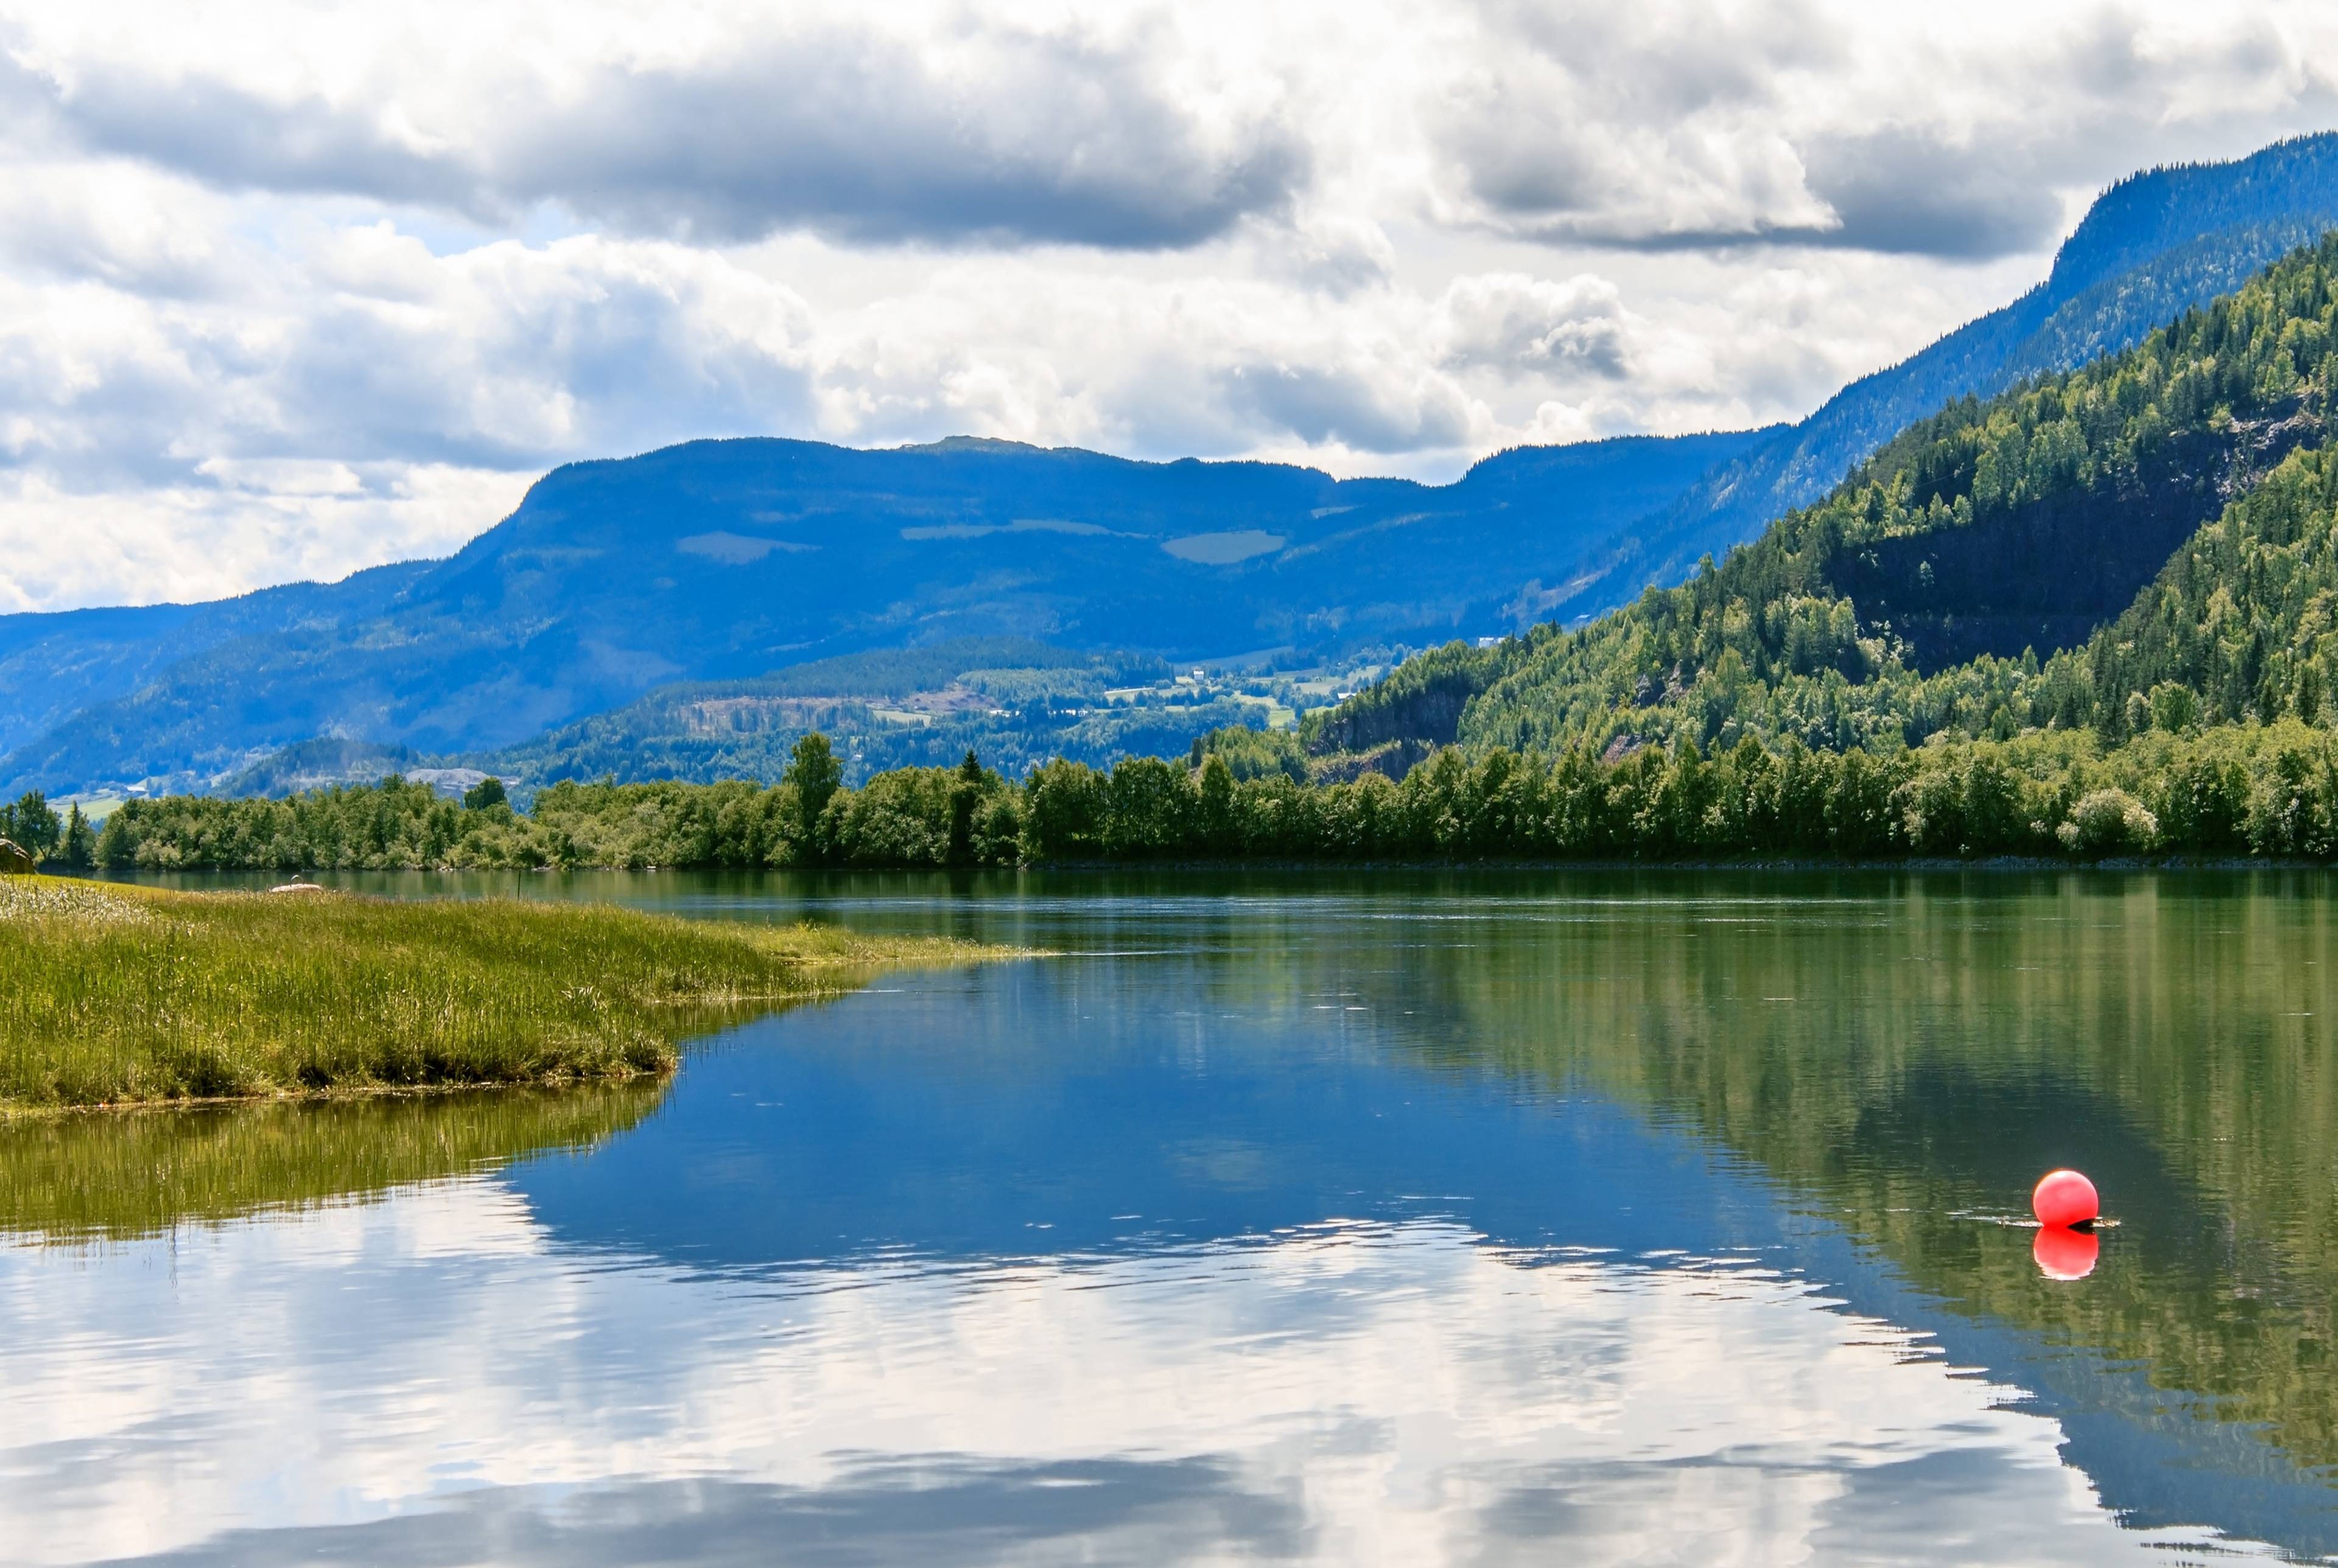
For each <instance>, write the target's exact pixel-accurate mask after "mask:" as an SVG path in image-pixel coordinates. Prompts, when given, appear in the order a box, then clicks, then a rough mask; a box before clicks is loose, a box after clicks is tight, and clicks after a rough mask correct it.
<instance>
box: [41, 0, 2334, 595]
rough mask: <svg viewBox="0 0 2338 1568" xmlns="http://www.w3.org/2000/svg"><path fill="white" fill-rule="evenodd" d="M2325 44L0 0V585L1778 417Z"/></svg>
mask: <svg viewBox="0 0 2338 1568" xmlns="http://www.w3.org/2000/svg"><path fill="white" fill-rule="evenodd" d="M2332 31H2333V28H2332V25H2331V24H2330V23H2328V22H2325V21H2324V20H2323V19H2322V18H2319V17H2317V16H2315V15H2312V14H2309V13H2304V12H2300V11H2297V10H2294V9H2292V8H2287V7H2283V6H2280V5H2274V4H2272V3H2270V0H2267V3H2265V4H2263V5H2254V6H2245V7H2242V8H2240V9H2238V10H2233V9H2226V10H2225V11H2222V12H2220V13H2218V14H2217V15H2213V16H2211V15H2205V14H2196V13H2195V12H2194V11H2193V10H2191V9H2188V8H2184V7H2177V6H2175V5H2118V4H2112V5H2105V6H2100V7H2097V8H2095V9H2092V10H2089V11H2087V12H2086V13H2084V14H2082V15H2081V14H2069V15H2065V14H2062V13H2058V12H2053V11H2051V10H2050V9H2047V10H2041V9H2039V8H2037V7H2034V6H2032V7H2021V6H2015V5H2004V4H1999V0H1987V3H1986V4H1981V5H1978V6H1967V7H1965V8H1962V9H1960V11H1959V12H1957V13H1956V14H1955V15H1952V16H1950V15H1936V14H1935V13H1933V12H1931V11H1930V10H1917V9H1914V8H1901V9H1891V8H1879V7H1872V6H1852V5H1834V4H1832V3H1827V4H1822V3H1820V0H1710V3H1708V4H1704V5H1687V4H1680V3H1675V0H1652V3H1651V4H1648V5H1636V6H1632V7H1628V8H1623V9H1618V8H1616V7H1614V6H1612V5H1595V4H1591V3H1590V0H1547V3H1530V0H1483V3H1482V4H1470V3H1469V0H1438V3H1432V0H1347V3H1342V4H1337V5H1334V4H1331V3H1330V0H1302V3H1296V4H1292V5H1282V6H1275V7H1270V8H1265V9H1263V10H1262V8H1260V7H1258V6H1256V5H1251V4H1240V5H1238V4H1236V3H1235V0H1190V3H1188V4H1184V5H1179V6H1176V7H1174V8H1172V7H1165V6H1158V5H1135V6H1102V5H1086V4H1083V3H1080V0H904V4H902V5H892V6H887V7H883V8H880V9H879V10H877V11H870V10H869V8H867V7H860V6H853V5H847V4H844V3H843V0H835V3H833V4H830V3H828V0H820V3H816V4H815V3H810V0H808V3H807V4H805V5H797V6H791V7H788V8H785V10H784V13H773V12H772V11H771V8H769V7H761V6H750V5H744V4H741V5H730V4H723V3H720V0H706V3H692V4H684V3H683V0H675V3H673V4H672V5H661V6H651V7H640V6H634V5H617V4H614V0H610V3H607V4H600V3H594V0H576V3H574V4H567V5H561V6H558V7H550V6H542V7H528V6H481V5H476V4H468V3H465V4H457V3H455V0H417V4H415V5H407V6H399V7H386V6H378V5H354V4H351V5H309V4H293V3H292V0H254V3H253V4H251V5H241V6H238V7H236V8H234V10H233V11H232V12H230V13H220V12H217V11H215V10H209V9H200V10H198V9H189V8H186V7H182V6H171V5H162V4H151V5H150V4H143V3H141V0H123V4H120V5H109V6H105V7H89V6H79V5H64V4H62V3H54V4H52V3H46V0H44V3H40V4H19V5H7V4H5V0H0V54H5V66H0V111H5V116H6V118H5V128H0V607H23V606H63V605H69V604H75V603H91V602H103V601H112V600H123V599H130V600H152V599H156V598H164V597H187V596H193V595H200V594H209V593H219V592H222V591H226V590H229V589H235V588H244V587H250V586H255V585H258V584H260V583H267V582H271V581H278V580H281V579H283V578H286V577H288V576H290V575H294V574H298V573H339V572H341V571H345V570H348V569H350V568H353V567H355V566H358V565H362V564H370V563H372V562H376V561H379V560H384V559H388V558H391V557H393V556H396V555H400V554H412V553H414V552H416V551H438V550H444V549H447V548H449V547H451V546H452V545H453V544H456V543H457V542H459V541H460V540H461V539H462V538H464V537H466V536H467V535H468V534H473V533H475V532H476V531H477V530H478V529H480V528H482V527H484V526H486V525H487V524H490V523H492V522H493V521H494V520H495V518H496V515H498V514H499V511H500V509H501V508H503V507H504V506H506V505H508V503H509V499H510V498H511V497H513V496H516V495H517V494H518V493H519V490H520V488H521V487H522V486H523V485H524V484H525V482H526V479H527V478H528V477H530V476H532V475H535V474H536V473H539V472H541V471H542V470H543V469H544V468H545V467H548V466H552V465H554V464H556V463H559V462H563V461H566V460H570V459H574V458H580V457H593V456H612V455H620V454H624V453H628V452H634V451H639V450H643V449H645V448H647V447H650V446H656V445H659V444H662V443H664V442H667V441H671V440H674V439H678V438H682V437H685V436H703V435H738V434H758V433H760V434H782V435H795V436H811V437H818V438H822V439H830V440H838V441H844V442H850V443H855V444H878V443H886V442H892V441H904V440H926V439H931V438H934V437H938V436H945V435H950V434H957V433H968V434H977V435H988V436H1010V437H1014V438H1018V439H1024V440H1030V441H1036V442H1043V443H1059V444H1086V445H1094V446H1102V447H1105V448H1107V449H1110V450H1114V451H1119V452H1124V453H1128V454H1131V455H1136V456H1178V455H1182V454H1185V453H1192V454H1195V455H1200V456H1272V457H1279V458H1294V459H1298V460H1303V461H1309V462H1313V463H1317V464H1320V465H1321V466H1328V467H1331V468H1333V469H1335V470H1337V471H1340V472H1343V473H1357V472H1400V473H1410V474H1415V475H1421V476H1427V477H1441V476H1446V475H1450V474H1452V473H1454V472H1457V471H1458V470H1459V468H1460V467H1461V466H1463V465H1465V464H1466V463H1467V462H1468V461H1469V460H1470V459H1471V458H1472V457H1474V456H1478V455H1481V454H1482V453H1484V452H1486V451H1488V450H1490V449H1492V448H1494V447H1497V446H1504V445H1508V444H1512V443H1515V442H1518V441H1526V440H1546V439H1558V438H1566V439H1579V438H1583V437H1586V436H1600V435H1608V434H1615V433H1619V432H1624V431H1634V430H1655V431H1660V432H1663V431H1679V430H1688V429H1702V428H1711V427H1715V426H1731V425H1743V424H1748V423H1754V422H1765V421H1768V420H1772V419H1776V418H1782V417H1793V416H1796V415H1799V414H1801V413H1803V412H1806V411H1807V410H1808V409H1809V408H1810V407H1813V406H1815V405H1816V404H1817V403H1818V402H1819V401H1820V400H1822V398H1823V397H1825V396H1826V395H1827V394H1828V393H1830V392H1832V390H1833V389H1834V388H1835V387H1837V386H1838V385H1840V384H1841V383H1842V382H1843V381H1844V380H1847V379H1849V378H1850V377H1853V376H1856V375H1859V374H1862V373H1863V372H1865V371H1867V370H1871V369H1873V368H1877V367H1878V366H1880V365H1882V364H1886V363H1889V362H1891V361H1892V360H1895V359H1897V358H1901V357H1903V356H1904V355H1906V354H1908V353H1910V352H1912V351H1913V350H1914V349H1916V348H1920V347H1921V346H1922V344H1923V343H1924V342H1926V341H1928V340H1929V339H1930V338H1932V337H1934V336H1936V335H1938V334H1939V333H1940V331H1942V330H1944V329H1946V328H1950V327H1952V326H1955V325H1957V324H1958V323H1960V321H1962V320H1964V319H1969V318H1970V317H1971V316H1973V315H1975V314H1978V313H1979V311H1981V310H1983V309H1988V308H1989V307H1991V306H1993V305H1995V304H1998V303H2000V302H2002V301H2003V300H2004V299H2008V298H2009V297H2011V295H2013V294H2014V293H2016V292H2018V291H2019V289H2020V288H2022V287H2024V286H2026V285H2027V284H2028V283H2029V282H2030V281H2034V280H2035V279H2037V278H2038V276H2040V275H2042V273H2043V271H2044V269H2045V265H2046V260H2047V257H2048V254H2049V252H2050V249H2051V246H2052V243H2053V241H2054V240H2055V238H2056V236H2057V234H2058V232H2059V231H2060V230H2062V229H2063V228H2065V227H2066V226H2067V225H2068V222H2069V221H2070V220H2072V219H2073V218H2074V217H2075V215H2076V212H2077V211H2078V209H2079V208H2080V207H2081V206H2083V203H2084V201H2086V199H2087V197H2088V196H2089V195H2090V194H2091V193H2092V191H2094V190H2095V189H2097V188H2098V187H2099V185H2100V184H2102V183H2103V182H2104V181H2107V180H2109V179H2111V178H2114V177H2116V176H2117V175H2118V174H2120V173H2123V172H2126V171H2128V170H2130V169H2133V168H2135V167H2138V166H2141V165H2144V164H2147V163H2150V162H2156V161H2161V160H2165V159H2168V158H2177V157H2210V156H2230V155H2233V154H2235V153H2238V152H2245V151H2247V150H2248V149H2250V148H2252V147H2254V146H2255V145H2257V144H2260V143H2262V142H2264V141H2267V140H2270V139H2272V138H2273V137H2274V136H2276V135H2278V134H2281V133H2284V132H2293V131H2298V130H2304V129H2312V128H2315V127H2317V126H2318V125H2320V124H2322V123H2323V122H2328V121H2331V120H2333V119H2334V118H2338V113H2333V91H2332V86H2331V82H2330V73H2329V70H2328V68H2327V67H2326V66H2324V65H2323V64H2322V62H2323V61H2326V60H2329V59H2333V58H2338V49H2333V44H2338V36H2331V35H2327V34H2331V33H2332Z"/></svg>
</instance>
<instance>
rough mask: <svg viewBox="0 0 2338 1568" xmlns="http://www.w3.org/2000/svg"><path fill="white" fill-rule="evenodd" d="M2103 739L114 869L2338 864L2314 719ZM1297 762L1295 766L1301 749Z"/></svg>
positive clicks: (1637, 754) (992, 793)
mask: <svg viewBox="0 0 2338 1568" xmlns="http://www.w3.org/2000/svg"><path fill="white" fill-rule="evenodd" d="M2166 707H2167V710H2168V711H2166V713H2165V714H2163V715H2161V717H2162V718H2164V719H2165V720H2166V728H2146V730H2144V731H2143V732H2142V733H2140V734H2138V735H2136V736H2134V737H2132V738H2131V739H2129V740H2127V742H2126V743H2125V744H2123V745H2118V746H2106V745H2105V744H2104V743H2103V742H2102V741H2101V740H2100V739H2099V738H2098V737H2097V735H2096V733H2095V732H2093V731H2091V730H2041V731H2037V732H2033V733H2029V734H2025V735H2017V736H2015V737H2013V738H2011V739H2009V740H1965V739H1957V738H1952V737H1949V736H1946V735H1943V736H1941V737H1940V738H1938V739H1936V740H1933V741H1932V742H1930V743H1929V744H1927V745H1924V746H1920V747H1914V748H1905V747H1903V748H1899V749H1896V750H1877V751H1869V750H1859V749H1853V750H1844V751H1832V750H1813V749H1812V748H1809V747H1806V746H1804V745H1803V743H1802V742H1801V741H1800V740H1796V739H1794V738H1792V737H1789V738H1788V739H1786V740H1783V742H1780V743H1777V744H1774V745H1765V744H1763V742H1761V741H1758V740H1754V739H1753V738H1752V737H1750V736H1749V737H1741V738H1740V739H1739V740H1738V742H1737V744H1736V745H1734V746H1733V747H1731V748H1730V749H1728V750H1725V751H1716V752H1715V753H1714V754H1712V755H1708V754H1706V753H1705V752H1704V750H1701V749H1700V748H1699V747H1698V746H1697V744H1696V743H1695V740H1691V739H1687V738H1680V739H1676V740H1674V741H1672V742H1671V743H1669V744H1642V745H1637V746H1634V745H1630V744H1628V743H1624V742H1610V743H1609V744H1608V745H1607V746H1606V748H1605V749H1604V750H1597V751H1595V750H1592V749H1591V747H1590V746H1589V745H1587V744H1581V743H1578V744H1577V745H1574V746H1570V747H1568V748H1567V749H1566V750H1563V751H1561V752H1560V753H1559V754H1558V755H1557V757H1556V758H1545V757H1540V756H1537V755H1534V754H1531V753H1520V752H1513V751H1510V750H1504V749H1500V748H1496V749H1494V750H1488V751H1486V752H1483V753H1479V754H1476V755H1474V756H1473V755H1472V754H1470V753H1469V752H1467V751H1465V750H1461V749H1459V748H1446V749H1443V750H1438V751H1435V752H1432V753H1431V754H1429V757H1428V758H1427V759H1426V760H1424V761H1422V762H1421V763H1420V764H1419V765H1418V766H1416V767H1414V768H1412V769H1410V771H1409V772H1407V774H1406V775H1405V777H1404V779H1403V780H1402V781H1401V782H1398V781H1395V780H1391V779H1387V778H1385V777H1382V776H1380V774H1377V773H1366V774H1364V775H1362V776H1361V777H1360V778H1357V779H1351V780H1346V781H1320V780H1315V779H1310V778H1309V777H1308V774H1307V769H1306V767H1305V759H1304V758H1303V756H1302V755H1301V754H1300V753H1298V752H1297V751H1296V750H1295V749H1292V748H1291V747H1290V746H1289V745H1288V743H1287V742H1278V740H1276V739H1275V738H1272V737H1264V736H1261V735H1259V734H1258V733H1257V732H1255V731H1250V730H1237V731H1231V732H1227V733H1226V734H1223V735H1222V736H1214V737H1211V738H1209V739H1208V740H1204V741H1203V742H1199V743H1197V744H1196V746H1195V748H1194V755H1193V756H1192V757H1190V758H1186V759H1181V760H1176V761H1167V760H1161V759H1158V758H1135V759H1130V760H1125V761H1123V762H1121V763H1119V764H1118V765H1116V766H1115V767H1114V768H1113V769H1110V770H1109V771H1106V770H1104V769H1092V768H1089V767H1087V766H1086V765H1084V764H1081V763H1077V762H1066V761H1056V762H1052V763H1049V764H1048V765H1046V767H1043V768H1039V769H1035V770H1033V772H1032V773H1031V774H1030V775H1029V777H1028V778H1027V779H1024V780H1023V781H1022V782H1020V783H1015V782H1010V781H1008V780H1007V779H1004V778H1002V777H1000V776H999V774H997V772H996V771H993V770H991V769H986V768H984V767H982V766H981V765H980V763H979V762H978V761H977V760H975V759H973V758H972V757H968V760H966V761H965V762H964V763H962V764H961V765H960V766H959V767H958V768H955V769H942V768H912V769H899V770H896V771H894V772H891V773H883V774H879V775H878V776H877V777H876V778H874V779H870V780H869V783H868V784H867V785H866V786H865V787H864V788H862V789H846V788H845V787H844V786H843V785H842V784H841V782H840V776H839V772H838V770H837V769H836V767H835V765H834V761H833V759H832V758H830V757H829V756H828V755H827V753H826V749H825V746H824V745H823V744H821V743H820V740H819V738H818V737H813V738H811V739H810V740H808V741H807V742H806V743H805V744H804V746H803V747H801V749H800V754H799V758H798V765H797V766H796V767H794V768H792V769H791V770H790V774H789V777H788V779H786V780H785V781H784V782H782V783H781V784H780V785H778V786H776V787H774V788H771V789H762V788H761V787H759V786H756V785H753V784H749V783H743V782H734V783H725V784H712V785H695V784H683V783H676V782H659V783H643V784H614V783H602V784H577V783H566V784H560V785H556V786H555V787H553V788H552V789H546V790H545V791H543V792H542V793H541V794H539V795H538V796H537V797H536V799H535V809H534V810H533V812H532V813H529V814H523V813H520V812H518V811H516V810H514V809H511V807H510V806H509V805H507V804H494V805H489V806H486V807H484V808H482V809H465V808H463V807H461V806H459V805H457V804H456V803H455V802H452V801H448V800H444V799H439V798H437V796H435V795H434V794H433V793H432V792H431V791H430V790H429V789H426V788H424V787H422V786H420V785H414V784H407V783H402V782H400V781H398V780H397V779H388V780H385V781H384V782H383V783H381V784H380V785H378V786H374V787H370V788H361V789H331V790H324V791H319V792H318V793H316V794H312V795H306V796H300V797H297V798H295V799H290V800H221V799H208V798H195V797H178V798H172V799H162V800H152V801H133V802H132V803H130V804H128V805H125V806H123V808H122V809H120V810H118V811H117V812H116V813H115V814H114V815H113V818H111V819H110V820H109V821H108V822H107V824H106V828H105V831H104V833H103V835H102V836H101V837H100V838H99V839H98V843H97V848H96V858H97V860H98V861H99V863H100V864H101V865H102V866H103V867H107V868H109V869H112V870H114V871H120V872H129V871H141V870H142V871H168V870H182V869H183V870H200V869H227V870H236V869H242V870H270V871H294V870H309V869H351V870H357V869H407V868H422V869H429V868H458V869H467V868H484V867H742V868H746V867H787V866H820V865H832V866H850V867H948V866H1008V865H1017V864H1023V865H1044V864H1051V863H1054V864H1060V863H1066V862H1086V861H1117V862H1139V861H1156V862H1157V861H1176V860H1227V859H1245V858H1247V859H1261V860H1277V861H1331V862H1338V861H1351V862H1352V861H1370V860H1481V859H1528V860H1586V861H1596V860H1620V861H1630V860H1638V861H1666V860H1671V861H1683V860H1686V861H1707V860H1725V859H1734V858H1793V859H1846V860H1867V859H1891V858H1999V857H2008V856H2013V857H2039V858H2076V859H2101V858H2107V857H2135V856H2187V857H2197V858H2217V859H2225V858H2245V857H2263V858H2280V859H2327V858H2338V747H2334V746H2333V739H2332V736H2331V734H2330V732H2329V731H2327V730H2323V729H2320V728H2318V727H2314V726H2309V725H2306V724H2304V723H2301V722H2299V721H2298V720H2294V719H2288V720H2281V721H2279V722H2276V723H2272V724H2261V723H2245V724H2229V725H2219V726H2212V727H2208V728H2205V729H2204V728H2200V727H2197V726H2196V725H2194V724H2193V723H2191V722H2190V718H2191V715H2192V710H2190V709H2189V708H2186V707H2184V706H2183V705H2181V704H2174V703H2170V704H2167V705H2166ZM1286 752H1287V753H1288V754H1286Z"/></svg>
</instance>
